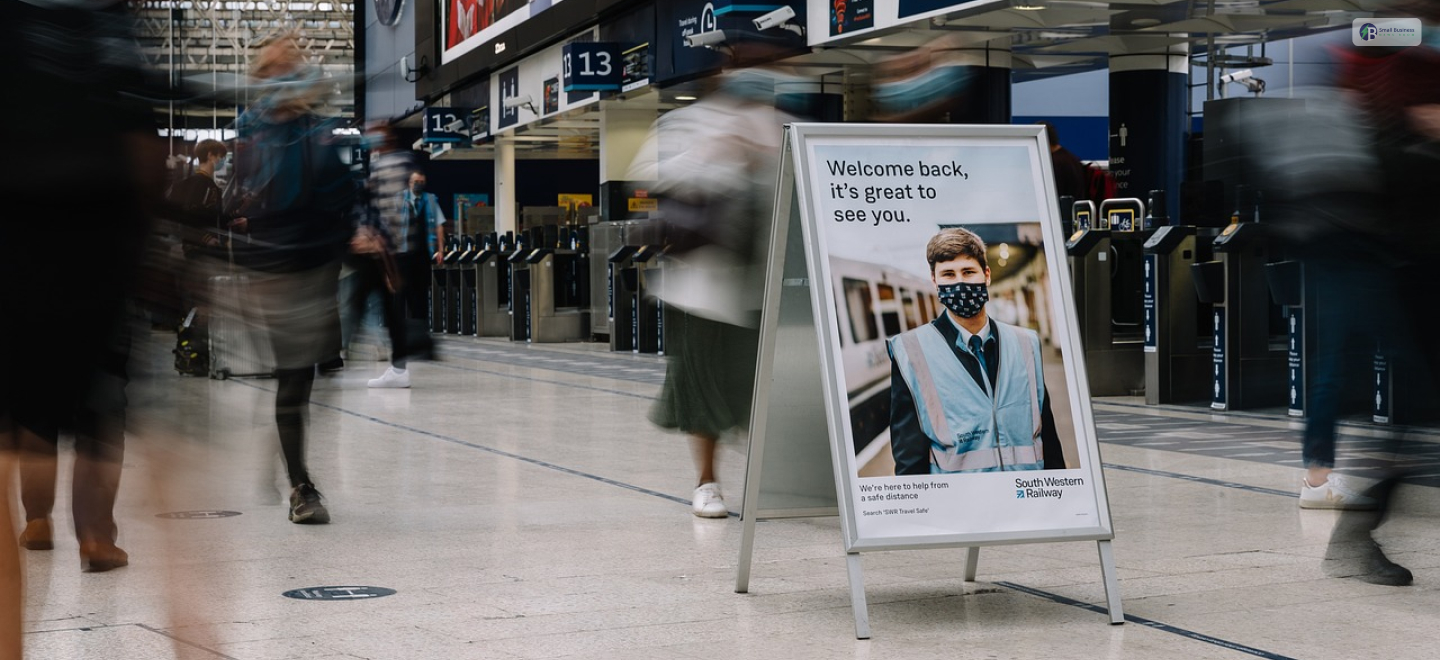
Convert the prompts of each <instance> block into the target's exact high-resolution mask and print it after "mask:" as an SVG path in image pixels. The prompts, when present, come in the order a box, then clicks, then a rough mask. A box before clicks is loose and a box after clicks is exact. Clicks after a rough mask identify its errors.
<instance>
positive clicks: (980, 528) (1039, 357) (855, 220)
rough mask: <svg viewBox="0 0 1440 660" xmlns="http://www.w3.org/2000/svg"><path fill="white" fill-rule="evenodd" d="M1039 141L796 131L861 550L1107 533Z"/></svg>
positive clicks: (992, 132)
mask: <svg viewBox="0 0 1440 660" xmlns="http://www.w3.org/2000/svg"><path fill="white" fill-rule="evenodd" d="M1041 130H1043V129H1040V128H1037V127H1029V126H1025V127H974V126H954V127H934V126H927V127H918V126H903V125H893V126H882V127H875V126H870V127H853V126H852V127H844V126H834V125H798V126H796V127H795V128H794V129H793V130H792V139H793V140H794V142H793V143H792V148H791V153H792V154H794V156H795V158H796V162H795V172H796V179H797V181H798V184H799V188H800V190H799V192H800V206H801V209H802V214H803V215H804V216H805V217H804V221H803V223H802V225H803V227H804V229H805V239H804V240H805V244H806V245H805V247H806V253H807V257H808V264H809V274H810V281H811V282H812V283H813V284H812V286H811V295H812V301H813V308H814V313H815V320H816V326H817V332H818V333H819V338H820V343H821V360H822V362H823V363H825V364H824V365H822V366H823V368H824V370H825V371H826V372H827V374H826V380H827V389H826V398H827V400H826V406H827V411H828V413H829V414H828V418H829V420H830V424H831V427H832V428H831V438H832V448H831V449H832V453H833V458H834V460H835V463H836V480H837V483H840V484H841V490H840V493H839V497H840V511H841V515H842V517H843V518H844V520H845V523H846V524H845V526H846V530H847V536H848V539H847V549H854V548H858V549H865V548H867V547H874V546H885V547H893V546H895V545H896V544H899V545H905V544H909V543H928V544H938V543H946V542H960V541H965V540H971V541H980V542H1004V541H1007V540H1008V541H1026V540H1041V539H1056V538H1097V539H1098V538H1109V534H1110V531H1109V530H1110V521H1109V513H1108V505H1107V504H1106V501H1105V493H1104V485H1103V481H1102V475H1101V472H1100V469H1099V455H1098V449H1097V448H1096V445H1095V441H1094V437H1095V435H1094V431H1093V421H1092V420H1091V418H1090V410H1089V406H1088V403H1086V402H1087V401H1088V397H1089V392H1088V388H1087V387H1086V384H1085V382H1086V381H1085V372H1084V364H1083V363H1082V362H1081V359H1082V358H1081V356H1082V353H1081V352H1080V351H1079V350H1078V341H1079V340H1078V336H1077V335H1076V331H1075V323H1074V320H1073V319H1074V310H1073V308H1072V307H1073V303H1072V302H1071V301H1069V300H1068V297H1067V296H1064V295H1062V292H1063V291H1065V290H1066V288H1067V287H1068V286H1069V284H1068V281H1069V280H1068V276H1067V275H1066V271H1065V270H1064V268H1065V266H1064V264H1065V261H1064V259H1065V252H1064V242H1063V238H1062V237H1061V236H1060V234H1061V229H1060V225H1059V212H1058V209H1057V207H1056V202H1055V201H1054V200H1055V193H1054V187H1053V182H1052V180H1051V178H1050V177H1051V175H1050V170H1049V157H1048V154H1046V153H1045V152H1044V151H1043V150H1042V147H1043V144H1042V141H1041V139H1040V137H1039V135H1040V131H1041ZM892 133H893V134H892Z"/></svg>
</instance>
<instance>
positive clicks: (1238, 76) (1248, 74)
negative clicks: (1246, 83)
mask: <svg viewBox="0 0 1440 660" xmlns="http://www.w3.org/2000/svg"><path fill="white" fill-rule="evenodd" d="M1254 76H1255V72H1254V71H1253V70H1250V69H1241V70H1239V71H1236V72H1235V73H1227V74H1225V75H1223V76H1220V82H1222V83H1233V82H1240V81H1242V80H1247V79H1249V78H1253V77H1254Z"/></svg>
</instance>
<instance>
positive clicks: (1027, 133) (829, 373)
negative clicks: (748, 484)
mask: <svg viewBox="0 0 1440 660" xmlns="http://www.w3.org/2000/svg"><path fill="white" fill-rule="evenodd" d="M821 137H840V138H861V139H872V140H873V139H877V138H879V139H884V138H917V139H924V138H927V137H944V138H983V139H994V138H1000V139H1007V138H1008V139H1017V140H1027V141H1031V142H1030V143H1031V144H1033V145H1035V147H1036V151H1035V152H1034V153H1035V154H1037V155H1039V154H1049V152H1050V151H1049V146H1048V144H1047V142H1046V140H1045V129H1044V128H1043V127H1041V126H1006V125H994V126H988V125H985V126H982V125H934V124H813V123H797V124H792V125H791V131H790V139H791V148H790V154H791V158H792V159H793V161H794V167H795V170H794V171H795V188H796V194H798V195H799V207H800V214H801V222H800V226H801V231H802V235H803V237H804V242H805V251H806V263H807V268H808V271H809V278H810V282H811V297H810V300H811V304H812V306H813V307H812V309H813V313H814V318H815V323H816V328H817V330H818V333H819V334H818V335H817V341H819V345H820V355H821V369H822V372H823V375H824V378H823V384H824V392H825V409H826V417H827V421H828V423H829V426H830V428H829V435H830V438H831V442H830V451H831V461H832V464H833V465H834V467H835V480H836V486H837V489H838V491H839V492H838V494H837V495H838V500H839V507H840V525H841V528H842V530H843V533H844V538H845V550H846V552H847V553H851V552H861V551H864V552H869V551H881V550H899V549H919V548H942V547H959V546H982V545H1009V544H1018V543H1043V542H1056V541H1089V540H1096V541H1103V540H1110V539H1113V538H1114V525H1113V522H1112V520H1111V515H1110V504H1109V498H1108V496H1107V493H1106V488H1105V480H1104V473H1103V470H1102V468H1101V462H1100V451H1099V446H1098V443H1097V441H1096V434H1095V422H1094V418H1093V415H1092V411H1091V409H1090V403H1089V402H1090V388H1089V384H1088V381H1087V379H1086V370H1085V365H1084V359H1083V357H1082V356H1083V355H1084V353H1083V352H1082V351H1081V350H1080V349H1081V347H1080V339H1079V336H1078V328H1079V325H1078V320H1077V318H1076V313H1075V302H1074V297H1073V296H1070V295H1064V294H1063V292H1068V291H1071V290H1072V287H1071V283H1070V269H1069V267H1068V265H1067V264H1066V263H1065V261H1064V259H1065V252H1064V250H1063V249H1056V248H1057V246H1063V245H1064V237H1062V236H1059V232H1060V212H1059V208H1058V204H1057V202H1056V201H1055V200H1056V199H1057V198H1056V196H1055V195H1056V191H1055V183H1054V174H1053V172H1052V170H1051V164H1050V159H1049V158H1044V157H1039V158H1038V161H1039V163H1038V164H1039V166H1040V169H1041V174H1042V177H1041V178H1042V181H1043V184H1044V199H1045V200H1046V201H1045V211H1046V215H1047V216H1048V218H1041V225H1042V235H1043V236H1044V241H1045V246H1046V248H1047V249H1046V250H1045V255H1046V264H1047V266H1048V268H1049V271H1050V277H1051V286H1052V290H1053V291H1052V292H1053V293H1054V295H1052V296H1051V300H1052V301H1057V302H1058V303H1059V306H1060V309H1059V310H1056V311H1058V312H1059V313H1060V318H1061V319H1062V320H1063V326H1062V327H1061V328H1060V330H1061V332H1058V333H1056V339H1057V340H1058V341H1062V342H1064V345H1063V349H1062V351H1063V354H1064V355H1065V358H1066V359H1065V360H1064V361H1063V364H1064V368H1065V374H1066V379H1067V384H1068V385H1069V388H1068V389H1069V393H1070V402H1071V410H1072V415H1073V416H1074V419H1075V421H1076V423H1075V432H1076V434H1077V437H1076V441H1077V445H1078V446H1079V447H1080V448H1082V449H1083V450H1084V453H1083V454H1082V457H1083V462H1084V465H1082V468H1083V469H1085V470H1087V472H1088V474H1089V476H1090V478H1091V482H1090V483H1092V484H1093V486H1092V492H1093V494H1094V497H1095V498H1096V510H1097V514H1098V515H1097V518H1098V520H1096V521H1095V522H1096V523H1097V524H1095V525H1086V526H1081V527H1074V528H1059V529H1046V530H1039V531H1034V532H982V533H973V534H937V535H933V536H924V537H889V538H861V537H859V536H858V530H857V525H856V511H855V504H854V502H855V500H854V493H855V492H856V487H857V484H856V477H855V475H854V474H853V473H852V470H851V469H850V462H851V461H850V459H849V458H848V457H847V456H845V455H843V454H842V453H841V452H842V450H846V449H848V447H842V445H844V444H845V443H843V442H841V441H840V439H843V438H846V437H848V436H849V433H848V428H847V425H848V424H849V407H848V403H847V401H846V396H845V393H844V392H840V391H839V390H838V389H837V387H836V386H837V384H838V382H839V379H838V378H837V374H836V365H837V364H838V362H837V361H836V355H835V346H834V344H833V343H832V342H831V341H829V340H828V338H829V337H833V336H836V335H837V329H836V328H835V325H834V323H835V316H834V310H835V309H836V307H835V300H834V292H833V291H832V289H831V287H830V286H829V283H830V282H831V277H830V264H829V261H830V255H829V253H828V251H827V249H826V245H825V244H824V237H823V234H822V232H820V231H818V227H817V224H816V223H817V221H818V218H816V217H815V216H816V214H815V208H816V207H815V203H814V201H815V199H816V196H815V195H816V191H814V190H812V189H811V184H812V182H813V179H812V177H811V163H810V162H809V160H808V155H809V153H810V151H809V145H808V144H807V140H808V139H809V138H821ZM1082 434H1083V436H1082Z"/></svg>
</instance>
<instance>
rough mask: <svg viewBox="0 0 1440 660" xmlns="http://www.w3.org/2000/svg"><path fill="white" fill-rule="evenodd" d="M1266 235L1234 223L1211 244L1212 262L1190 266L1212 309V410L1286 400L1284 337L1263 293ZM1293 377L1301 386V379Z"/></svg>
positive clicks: (1253, 224)
mask: <svg viewBox="0 0 1440 660" xmlns="http://www.w3.org/2000/svg"><path fill="white" fill-rule="evenodd" d="M1265 234H1266V232H1265V227H1264V226H1263V225H1261V224H1260V223H1258V222H1234V223H1232V224H1230V225H1229V226H1227V227H1226V228H1225V229H1224V230H1222V231H1221V232H1220V235H1219V236H1218V237H1216V238H1215V242H1214V249H1215V257H1216V260H1214V261H1207V262H1200V263H1196V264H1194V265H1192V266H1191V269H1192V270H1193V272H1194V280H1195V292H1196V295H1197V296H1198V297H1199V298H1200V301H1201V302H1202V303H1208V304H1210V305H1211V309H1210V310H1208V313H1209V314H1210V320H1211V333H1212V337H1213V341H1214V343H1213V344H1212V349H1211V369H1210V395H1211V401H1210V407H1211V408H1213V409H1215V410H1243V409H1247V408H1265V407H1276V406H1280V405H1285V404H1286V402H1287V400H1288V398H1289V397H1288V395H1287V391H1288V388H1287V387H1286V385H1287V373H1288V362H1289V356H1290V349H1289V346H1288V343H1289V342H1288V333H1287V332H1285V331H1284V330H1283V329H1282V326H1283V325H1284V324H1285V321H1284V320H1283V317H1282V316H1281V315H1279V314H1277V313H1276V312H1277V308H1276V306H1275V305H1273V304H1272V303H1271V300H1270V292H1269V291H1268V290H1267V289H1268V284H1267V281H1266V276H1265V275H1266V265H1267V263H1268V262H1269V261H1270V256H1271V248H1270V244H1269V241H1268V240H1267V237H1266V235H1265ZM1297 348H1300V349H1302V350H1303V347H1297ZM1297 376H1299V377H1300V378H1301V380H1300V381H1299V382H1302V383H1303V374H1297Z"/></svg>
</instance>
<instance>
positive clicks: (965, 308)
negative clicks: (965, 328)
mask: <svg viewBox="0 0 1440 660" xmlns="http://www.w3.org/2000/svg"><path fill="white" fill-rule="evenodd" d="M939 289H940V302H941V303H943V304H944V305H945V307H946V308H947V309H949V310H950V311H952V312H955V314H956V316H959V317H960V318H962V319H969V318H975V315H976V314H979V313H980V310H982V309H985V303H986V302H987V301H989V300H990V288H989V287H987V286H985V283H984V282H976V283H973V284H972V283H970V282H956V283H954V284H941V285H939Z"/></svg>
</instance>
